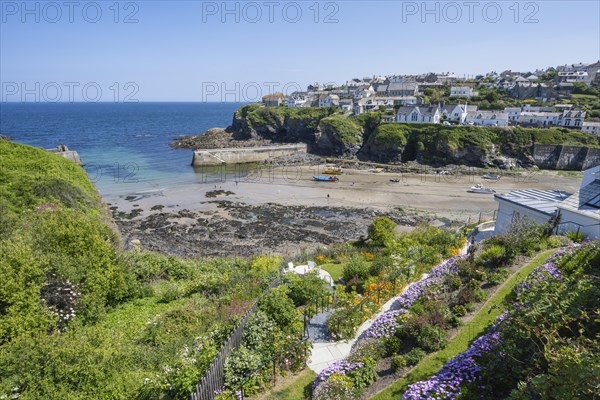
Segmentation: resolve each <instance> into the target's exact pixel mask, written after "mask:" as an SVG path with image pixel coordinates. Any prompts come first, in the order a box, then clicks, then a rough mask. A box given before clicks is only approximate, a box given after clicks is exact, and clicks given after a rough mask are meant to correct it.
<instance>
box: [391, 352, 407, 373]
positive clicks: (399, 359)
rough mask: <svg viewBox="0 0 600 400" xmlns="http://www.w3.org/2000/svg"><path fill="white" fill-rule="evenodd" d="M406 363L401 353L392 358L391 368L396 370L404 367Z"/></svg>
mask: <svg viewBox="0 0 600 400" xmlns="http://www.w3.org/2000/svg"><path fill="white" fill-rule="evenodd" d="M407 365H408V363H407V362H406V357H404V356H403V355H397V356H394V358H392V369H393V370H394V371H395V372H397V371H398V370H400V369H402V368H404V367H406V366H407Z"/></svg>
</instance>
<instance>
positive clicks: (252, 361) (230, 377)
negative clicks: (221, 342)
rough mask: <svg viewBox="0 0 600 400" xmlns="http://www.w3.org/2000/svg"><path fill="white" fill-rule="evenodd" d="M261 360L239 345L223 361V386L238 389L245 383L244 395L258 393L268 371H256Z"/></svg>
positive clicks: (256, 354)
mask: <svg viewBox="0 0 600 400" xmlns="http://www.w3.org/2000/svg"><path fill="white" fill-rule="evenodd" d="M261 360H262V358H261V355H260V354H259V353H258V352H256V351H253V350H250V349H248V348H246V347H245V346H244V345H241V346H240V347H239V348H238V349H237V350H235V351H234V352H233V353H231V356H229V358H228V359H227V361H225V367H224V372H225V386H227V387H231V388H239V387H240V386H241V385H242V382H244V381H245V382H244V393H245V394H246V395H247V396H248V395H252V394H256V393H258V391H259V389H260V388H261V387H262V385H263V383H264V382H265V381H266V380H267V379H268V376H269V375H268V371H267V372H265V371H256V369H257V368H258V367H260V365H261ZM267 369H268V367H267ZM247 378H249V379H247Z"/></svg>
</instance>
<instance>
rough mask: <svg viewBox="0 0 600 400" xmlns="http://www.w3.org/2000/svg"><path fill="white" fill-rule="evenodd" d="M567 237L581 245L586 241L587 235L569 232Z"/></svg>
mask: <svg viewBox="0 0 600 400" xmlns="http://www.w3.org/2000/svg"><path fill="white" fill-rule="evenodd" d="M565 236H566V237H567V238H569V239H571V240H572V241H574V242H575V243H581V242H583V241H584V240H585V235H584V234H583V232H567V233H565Z"/></svg>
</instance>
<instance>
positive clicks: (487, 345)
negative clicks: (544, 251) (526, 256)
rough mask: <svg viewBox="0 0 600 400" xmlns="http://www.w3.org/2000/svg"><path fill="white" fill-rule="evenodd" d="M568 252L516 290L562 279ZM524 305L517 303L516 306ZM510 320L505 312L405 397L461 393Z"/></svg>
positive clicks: (475, 377)
mask: <svg viewBox="0 0 600 400" xmlns="http://www.w3.org/2000/svg"><path fill="white" fill-rule="evenodd" d="M564 254H565V250H564V249H561V250H559V251H557V252H556V253H554V254H553V255H552V256H550V257H549V258H548V259H547V260H546V263H545V264H543V265H542V266H540V267H538V268H536V269H535V270H533V271H532V273H531V274H530V276H529V277H528V278H527V280H526V281H525V282H524V283H523V284H521V285H520V286H519V287H517V288H516V291H517V292H520V291H523V290H528V289H531V288H532V287H533V286H535V285H538V284H540V283H541V282H543V281H546V280H548V279H562V274H561V273H560V271H559V270H558V268H557V267H556V263H557V259H558V258H559V257H560V256H562V255H564ZM518 307H524V305H522V304H516V305H515V308H518ZM508 321H510V314H509V313H507V312H505V313H503V314H502V315H500V316H499V317H498V318H497V322H496V323H495V324H494V325H493V326H492V327H490V328H489V330H488V332H487V333H486V334H484V335H482V336H481V337H479V338H478V339H476V340H475V341H474V342H473V343H472V344H471V345H470V346H469V348H468V349H467V350H466V351H465V352H463V353H461V354H459V355H458V356H456V357H454V358H453V359H452V360H450V361H449V362H448V363H446V365H444V367H443V368H442V369H441V370H440V371H439V372H438V373H437V374H435V375H434V376H432V377H431V378H430V379H429V380H426V381H420V382H416V383H414V384H412V385H410V386H409V387H408V389H407V391H406V392H405V393H404V395H403V396H402V399H403V400H413V399H423V398H436V399H454V398H457V397H458V396H459V395H460V391H461V386H462V385H463V384H465V383H472V382H475V381H477V380H479V379H480V372H481V367H480V366H479V364H478V363H477V359H479V358H481V357H482V356H483V355H484V354H486V353H487V352H489V351H491V350H492V349H494V348H495V347H497V346H498V345H500V344H501V343H502V340H501V331H502V329H503V327H504V326H505V324H506V323H507V322H508Z"/></svg>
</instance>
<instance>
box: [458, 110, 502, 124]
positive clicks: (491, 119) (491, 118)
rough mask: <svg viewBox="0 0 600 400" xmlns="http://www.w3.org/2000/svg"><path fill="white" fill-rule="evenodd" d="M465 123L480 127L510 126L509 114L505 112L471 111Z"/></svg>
mask: <svg viewBox="0 0 600 400" xmlns="http://www.w3.org/2000/svg"><path fill="white" fill-rule="evenodd" d="M465 123H466V124H468V125H478V126H508V113H505V112H504V111H494V110H490V111H482V110H479V111H469V112H468V113H467V118H466V119H465Z"/></svg>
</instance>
